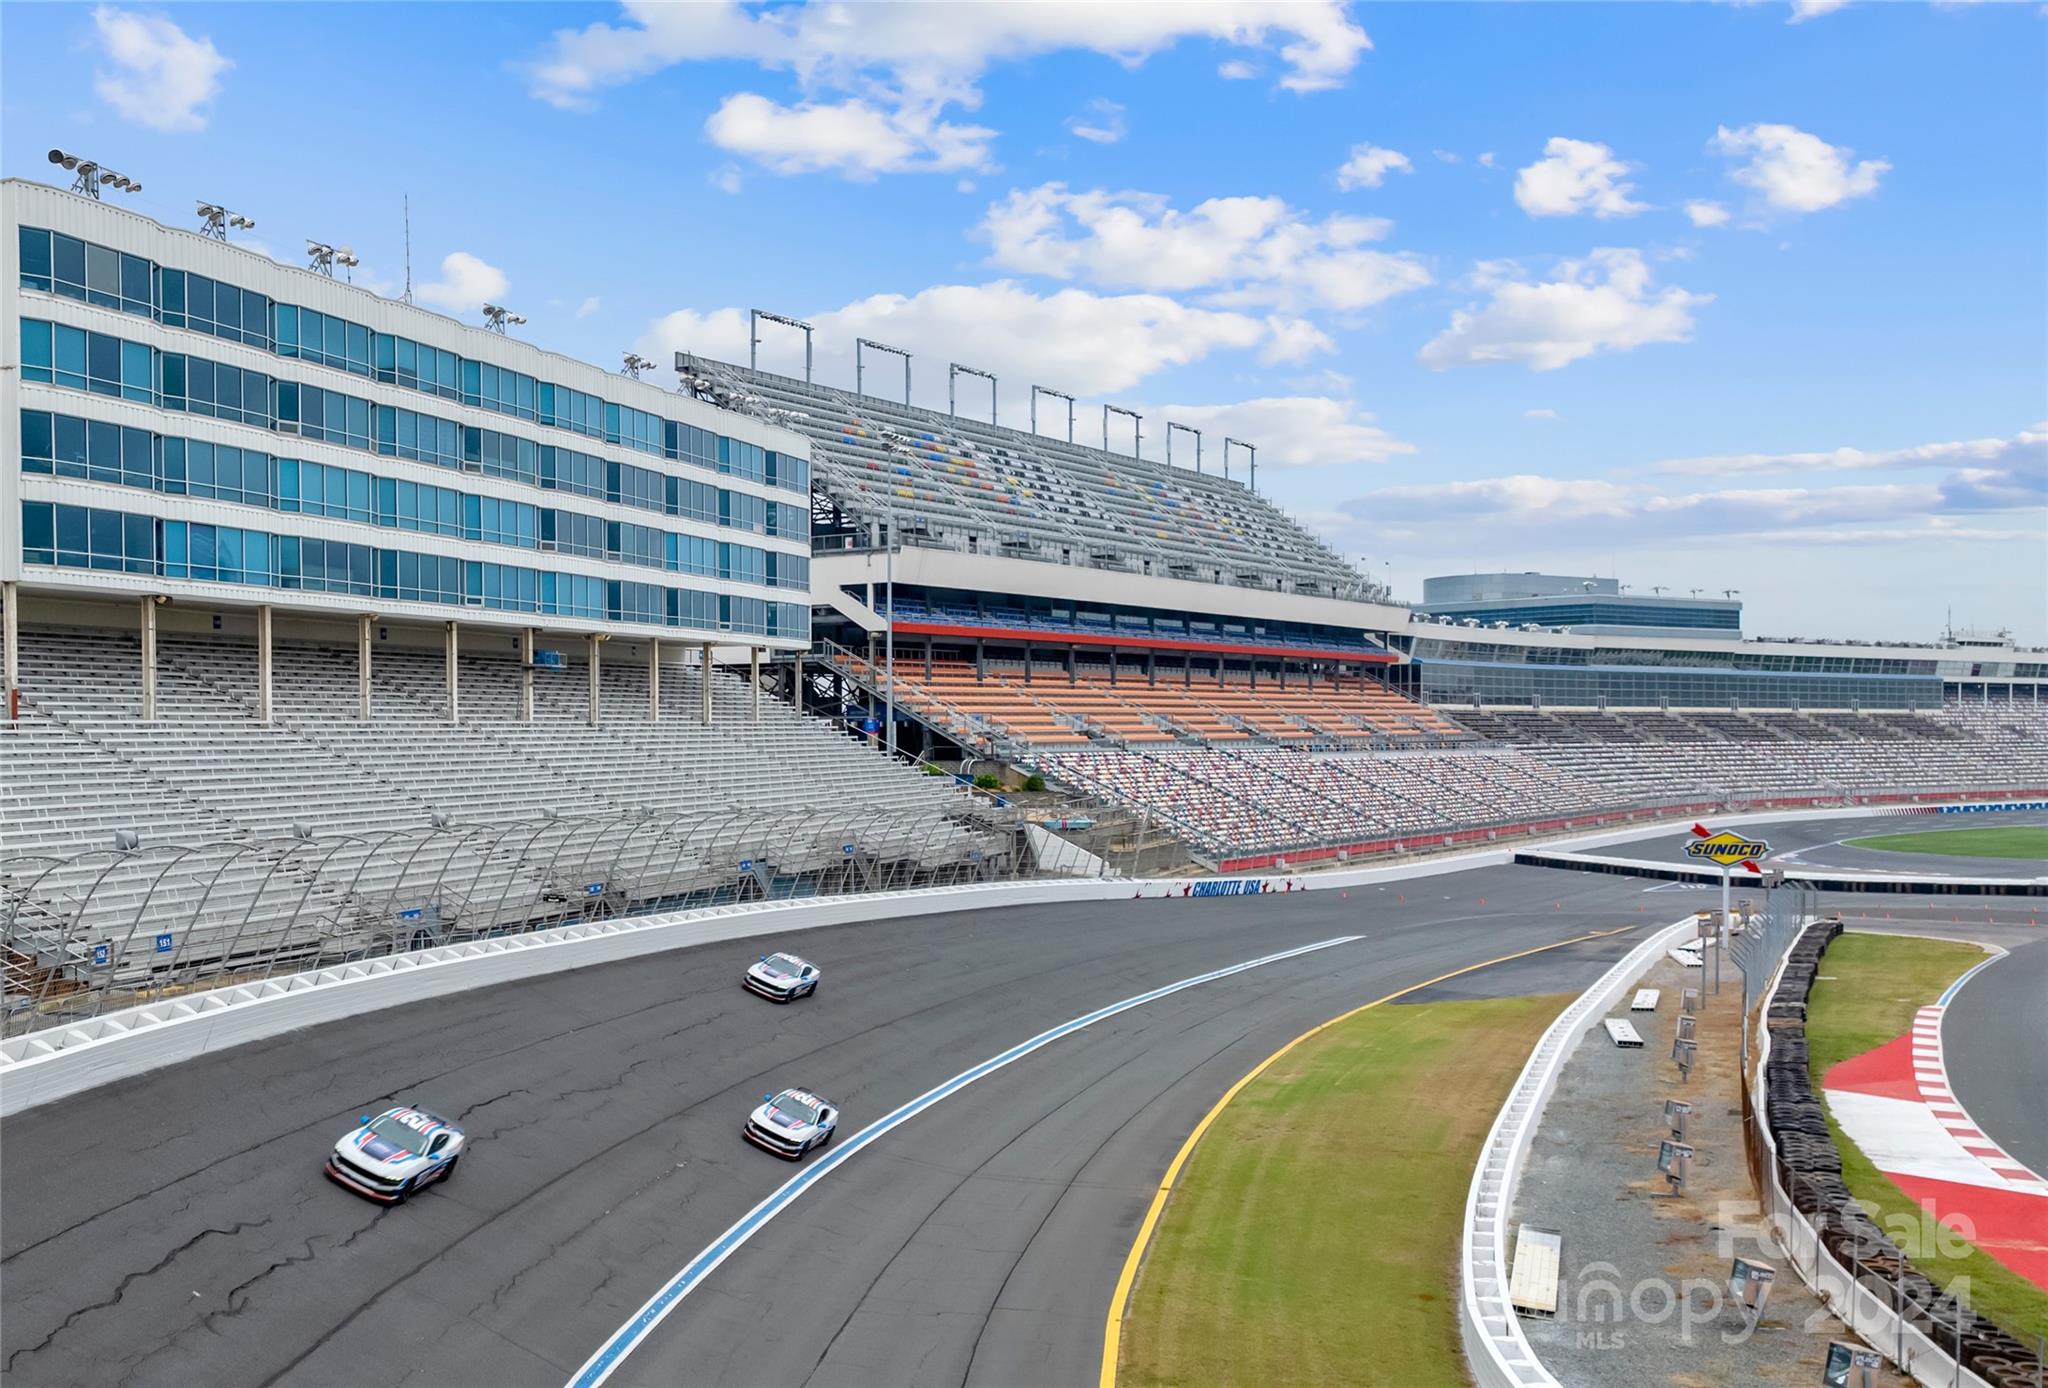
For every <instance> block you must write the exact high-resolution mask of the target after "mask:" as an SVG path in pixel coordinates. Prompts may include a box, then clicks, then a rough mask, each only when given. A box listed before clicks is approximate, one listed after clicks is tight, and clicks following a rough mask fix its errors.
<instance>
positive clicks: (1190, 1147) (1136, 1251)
mask: <svg viewBox="0 0 2048 1388" xmlns="http://www.w3.org/2000/svg"><path fill="white" fill-rule="evenodd" d="M1637 928H1638V927H1636V926H1633V925H1624V926H1619V927H1617V928H1615V929H1613V930H1594V931H1589V932H1588V933H1586V934H1584V935H1574V936H1572V937H1571V938H1570V939H1569V940H1556V941H1553V942H1552V943H1550V944H1547V945H1538V946H1536V947H1535V948H1534V949H1525V950H1518V951H1517V952H1515V953H1513V954H1503V955H1499V956H1497V957H1495V958H1493V959H1482V960H1480V961H1479V962H1478V963H1477V964H1467V965H1466V966H1465V967H1464V968H1462V969H1452V970H1451V971H1450V972H1449V973H1447V974H1438V975H1437V976H1436V977H1435V978H1430V979H1424V980H1423V981H1422V982H1420V983H1414V984H1410V985H1409V986H1408V987H1406V988H1402V989H1399V990H1398V991H1396V992H1392V993H1389V994H1387V995H1386V996H1385V997H1383V998H1374V999H1373V1000H1372V1001H1371V1002H1369V1003H1366V1004H1365V1005H1364V1006H1362V1007H1354V1008H1352V1009H1351V1010H1350V1011H1349V1012H1346V1013H1343V1014H1342V1015H1340V1016H1336V1017H1332V1018H1330V1020H1329V1021H1327V1022H1323V1023H1320V1024H1319V1025H1316V1026H1312V1027H1310V1028H1309V1029H1308V1030H1307V1031H1305V1032H1303V1033H1302V1034H1301V1035H1299V1036H1297V1037H1295V1038H1294V1039H1293V1040H1292V1041H1289V1042H1288V1043H1287V1044H1286V1045H1284V1046H1282V1047H1281V1048H1280V1049H1279V1050H1277V1051H1275V1052H1273V1054H1271V1055H1269V1056H1267V1057H1266V1058H1265V1059H1264V1060H1262V1061H1260V1062H1259V1063H1258V1064H1257V1065H1255V1066H1253V1067H1252V1068H1251V1070H1250V1071H1249V1072H1248V1073H1246V1075H1245V1076H1244V1078H1242V1079H1240V1080H1239V1081H1238V1082H1237V1083H1236V1084H1233V1085H1232V1086H1230V1088H1228V1089H1226V1090H1224V1091H1223V1097H1222V1098H1220V1099H1218V1100H1217V1101H1216V1103H1215V1106H1214V1107H1212V1108H1211V1109H1210V1110H1209V1111H1208V1112H1207V1113H1205V1114H1203V1115H1202V1121H1201V1122H1199V1123H1197V1124H1195V1128H1194V1131H1193V1132H1191V1133H1189V1134H1188V1140H1187V1141H1186V1142H1183V1143H1182V1144H1181V1145H1180V1150H1179V1151H1178V1152H1175V1153H1174V1154H1173V1160H1172V1161H1171V1162H1168V1163H1167V1166H1166V1174H1165V1175H1164V1176H1162V1177H1161V1178H1160V1180H1159V1189H1158V1190H1157V1191H1156V1192H1154V1193H1153V1196H1152V1204H1151V1206H1150V1207H1149V1208H1148V1209H1147V1210H1146V1211H1145V1218H1144V1220H1143V1221H1142V1222H1140V1223H1139V1225H1138V1237H1137V1239H1136V1240H1135V1241H1134V1242H1133V1243H1132V1244H1131V1252H1130V1256H1129V1257H1127V1258H1125V1259H1124V1268H1123V1271H1122V1272H1121V1273H1119V1274H1117V1279H1116V1291H1115V1292H1114V1293H1112V1294H1111V1296H1110V1299H1109V1316H1108V1319H1107V1320H1106V1321H1105V1322H1104V1324H1103V1329H1102V1380H1101V1388H1116V1361H1117V1354H1118V1352H1119V1350H1120V1349H1121V1348H1122V1345H1123V1333H1124V1310H1125V1307H1126V1305H1127V1304H1128V1303H1129V1301H1130V1297H1131V1287H1132V1285H1133V1284H1134V1283H1135V1282H1136V1281H1137V1280H1138V1265H1139V1264H1140V1263H1141V1262H1143V1261H1144V1260H1145V1248H1146V1246H1147V1245H1148V1244H1150V1243H1151V1242H1152V1231H1153V1230H1154V1229H1155V1228H1156V1227H1158V1224H1159V1215H1160V1212H1161V1211H1162V1210H1164V1209H1165V1208H1166V1200H1167V1197H1168V1196H1169V1195H1171V1194H1172V1193H1173V1185H1174V1182H1175V1181H1177V1180H1178V1179H1179V1178H1180V1171H1181V1168H1182V1167H1183V1166H1185V1165H1186V1164H1187V1160H1188V1158H1189V1157H1190V1156H1191V1155H1193V1153H1194V1150H1195V1144H1196V1143H1198V1142H1200V1141H1201V1140H1202V1134H1203V1133H1205V1132H1207V1131H1209V1125H1210V1124H1211V1123H1213V1122H1215V1121H1216V1117H1217V1115H1218V1114H1220V1113H1222V1112H1223V1110H1224V1108H1225V1107H1226V1106H1227V1105H1228V1104H1229V1103H1230V1101H1231V1100H1232V1099H1235V1098H1236V1097H1237V1095H1238V1091H1239V1090H1241V1089H1243V1088H1244V1087H1245V1086H1246V1085H1248V1084H1250V1083H1251V1082H1252V1081H1253V1080H1255V1079H1257V1078H1258V1077H1259V1076H1260V1075H1263V1074H1265V1073H1266V1071H1267V1070H1269V1069H1271V1068H1272V1066H1273V1063H1274V1062H1275V1061H1277V1060H1279V1059H1280V1057H1282V1056H1284V1055H1286V1054H1287V1053H1288V1052H1289V1051H1291V1050H1293V1049H1294V1048H1295V1047H1296V1046H1299V1045H1300V1044H1301V1043H1302V1042H1304V1041H1306V1040H1308V1039H1309V1038H1310V1037H1311V1036H1314V1035H1316V1034H1317V1033H1318V1032H1323V1031H1327V1030H1329V1029H1330V1028H1331V1027H1333V1026H1336V1025H1337V1024H1338V1023H1339V1022H1347V1021H1350V1020H1351V1019H1352V1018H1353V1017H1356V1016H1357V1015H1358V1014H1359V1013H1361V1012H1370V1011H1372V1009H1374V1008H1375V1007H1378V1006H1380V1005H1381V1004H1382V1003H1389V1002H1393V1001H1394V1000H1395V999H1396V998H1405V997H1407V996H1408V995H1409V994H1410V993H1419V992H1421V991H1422V990H1423V989H1424V988H1433V987H1435V986H1436V985H1437V984H1439V983H1442V982H1444V981H1445V980H1447V979H1453V978H1458V977H1460V976H1462V975H1464V974H1469V973H1476V972H1477V971H1478V970H1480V969H1490V968H1492V967H1493V966H1494V965H1495V964H1505V963H1507V962H1509V961H1510V960H1514V959H1526V958H1528V957H1529V956H1530V955H1532V954H1543V953H1546V952H1548V951H1550V950H1553V949H1563V948H1564V947H1565V946H1566V945H1578V944H1584V943H1585V942H1586V941H1587V940H1598V939H1601V938H1603V937H1605V936H1608V935H1621V934H1624V933H1626V932H1628V931H1630V930H1635V929H1637Z"/></svg>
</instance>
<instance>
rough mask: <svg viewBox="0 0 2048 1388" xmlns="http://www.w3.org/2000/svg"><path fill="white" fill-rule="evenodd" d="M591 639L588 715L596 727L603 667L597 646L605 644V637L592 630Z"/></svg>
mask: <svg viewBox="0 0 2048 1388" xmlns="http://www.w3.org/2000/svg"><path fill="white" fill-rule="evenodd" d="M589 641H590V661H589V664H590V712H589V714H588V715H587V717H588V718H589V720H590V726H591V727H593V728H594V727H596V726H597V681H598V677H599V672H600V670H601V668H602V661H601V659H600V657H599V656H598V653H597V648H598V647H599V646H601V645H603V644H604V637H603V636H602V635H601V634H599V633H597V632H594V631H593V632H591V633H590V637H589Z"/></svg>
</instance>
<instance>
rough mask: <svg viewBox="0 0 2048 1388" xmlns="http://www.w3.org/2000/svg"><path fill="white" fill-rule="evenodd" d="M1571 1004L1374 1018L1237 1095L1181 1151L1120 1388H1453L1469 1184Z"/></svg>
mask: <svg viewBox="0 0 2048 1388" xmlns="http://www.w3.org/2000/svg"><path fill="white" fill-rule="evenodd" d="M1568 1001H1569V999H1567V998H1564V997H1540V998H1501V999H1489V1000H1484V1001H1476V1002H1445V1003H1425V1004H1417V1005H1413V1006H1405V1007H1403V1006H1389V1007H1379V1008H1374V1009H1373V1010H1372V1011H1370V1012H1365V1013H1361V1014H1360V1015H1359V1016H1357V1017H1354V1018H1352V1019H1351V1020H1350V1021H1347V1022H1344V1023H1342V1024H1340V1025H1338V1026H1334V1027H1331V1028H1330V1029H1329V1030H1328V1031H1325V1032H1323V1033H1322V1034H1321V1035H1319V1036H1316V1037H1314V1038H1312V1039H1311V1040H1309V1041H1306V1042H1304V1043H1303V1044H1302V1045H1300V1046H1299V1047H1297V1048H1296V1049H1295V1050H1294V1051H1293V1052H1291V1053H1290V1054H1289V1055H1287V1056H1286V1057H1284V1058H1283V1059H1282V1060H1280V1061H1279V1062H1278V1063H1276V1064H1275V1065H1274V1066H1273V1068H1272V1069H1270V1070H1268V1071H1267V1072H1266V1073H1265V1074H1263V1075H1261V1076H1259V1078H1258V1079H1257V1080H1255V1081H1253V1082H1252V1083H1251V1084H1250V1085H1247V1086H1246V1087H1245V1089H1244V1091H1243V1092H1242V1093H1240V1094H1239V1095H1238V1096H1237V1098H1236V1099H1234V1100H1233V1101H1232V1102H1231V1103H1230V1105H1229V1107H1227V1108H1225V1109H1224V1110H1223V1112H1222V1113H1221V1114H1219V1115H1218V1116H1217V1119H1216V1122H1215V1123H1214V1124H1213V1125H1212V1126H1211V1127H1210V1129H1209V1131H1208V1132H1207V1133H1206V1134H1205V1135H1204V1136H1203V1138H1202V1140H1201V1142H1200V1143H1199V1145H1197V1146H1196V1148H1195V1151H1194V1154H1193V1156H1191V1157H1190V1158H1189V1160H1188V1164H1187V1167H1186V1169H1185V1170H1184V1171H1183V1173H1182V1176H1181V1181H1180V1184H1179V1186H1178V1187H1177V1188H1176V1189H1175V1191H1174V1193H1173V1197H1172V1200H1171V1201H1170V1203H1169V1204H1168V1205H1167V1207H1166V1211H1165V1214H1164V1215H1163V1216H1162V1217H1161V1219H1160V1222H1159V1227H1158V1229H1157V1231H1156V1232H1155V1233H1154V1235H1153V1239H1152V1246H1151V1249H1150V1251H1149V1253H1148V1254H1147V1256H1146V1260H1145V1263H1144V1266H1143V1268H1142V1270H1141V1271H1140V1273H1139V1277H1138V1284H1137V1287H1136V1290H1135V1291H1134V1292H1133V1294H1132V1297H1131V1302H1130V1310H1129V1314H1128V1319H1127V1322H1126V1325H1125V1330H1124V1338H1123V1347H1122V1354H1121V1361H1122V1362H1121V1366H1120V1368H1119V1371H1118V1375H1117V1382H1118V1384H1119V1385H1120V1388H1153V1386H1154V1385H1184V1386H1185V1388H1227V1385H1232V1384H1248V1385H1249V1384H1259V1385H1285V1384H1328V1383H1360V1382H1366V1381H1370V1382H1374V1383H1399V1384H1403V1385H1418V1386H1419V1385H1428V1384H1457V1385H1462V1384H1464V1383H1465V1382H1466V1381H1467V1380H1466V1376H1465V1370H1464V1360H1463V1352H1462V1350H1461V1348H1460V1342H1459V1335H1458V1293H1457V1256H1458V1233H1459V1223H1460V1221H1461V1220H1462V1219H1463V1217H1464V1211H1465V1190H1466V1186H1467V1184H1468V1183H1469V1182H1470V1180H1471V1177H1472V1167H1473V1163H1474V1162H1476V1161H1477V1160H1478V1155H1479V1145H1480V1143H1481V1142H1483V1141H1484V1140H1485V1138H1486V1132H1487V1129H1488V1128H1489V1127H1491V1126H1492V1124H1493V1119H1494V1116H1495V1114H1496V1113H1497V1112H1498V1111H1499V1109H1500V1105H1501V1102H1502V1101H1503V1100H1504V1099H1505V1098H1506V1096H1507V1091H1508V1089H1509V1087H1510V1086H1511V1085H1512V1084H1513V1083H1514V1079H1515V1076H1516V1075H1517V1074H1518V1073H1520V1071H1521V1068H1522V1065H1523V1063H1524V1062H1525V1061H1526V1060H1527V1059H1528V1056H1529V1051H1530V1049H1531V1047H1533V1046H1534V1045H1535V1044H1536V1039H1537V1037H1539V1036H1540V1035H1541V1034H1542V1032H1543V1028H1544V1027H1546V1026H1547V1025H1549V1023H1550V1021H1551V1019H1552V1018H1553V1017H1555V1016H1556V1015H1557V1014H1558V1012H1560V1011H1561V1010H1562V1009H1563V1008H1564V1006H1565V1004H1566V1002H1568ZM1445 1076H1456V1077H1457V1078H1456V1081H1455V1083H1446V1082H1445Z"/></svg>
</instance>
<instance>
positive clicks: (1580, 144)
mask: <svg viewBox="0 0 2048 1388" xmlns="http://www.w3.org/2000/svg"><path fill="white" fill-rule="evenodd" d="M1628 172H1629V166H1628V165H1627V164H1624V163H1623V162H1621V161H1620V160H1619V159H1616V158H1615V157H1614V151H1613V150H1611V149H1609V148H1608V147H1607V146H1606V145H1603V144H1597V143H1595V142H1593V141H1591V140H1572V139H1567V138H1565V137H1564V136H1562V135H1553V136H1551V137H1550V139H1549V140H1548V141H1546V142H1545V144H1544V146H1543V158H1541V159H1539V160H1537V161H1536V162H1535V163H1533V164H1530V165H1528V166H1527V167H1525V168H1524V169H1522V170H1521V172H1519V173H1517V174H1516V175H1515V201H1516V202H1517V203H1519V204H1520V205H1521V208H1522V210H1523V211H1524V212H1526V213H1528V214H1529V215H1530V216H1531V217H1575V216H1577V215H1578V214H1579V213H1581V212H1590V213H1592V214H1593V215H1594V216H1595V217H1633V216H1634V215H1635V214H1636V213H1638V212H1641V211H1644V210H1645V209H1647V208H1648V206H1649V204H1648V203H1641V202H1632V201H1630V200H1629V194H1630V193H1633V192H1634V191H1635V187H1634V185H1632V184H1629V183H1625V182H1623V181H1622V179H1623V176H1624V175H1625V174H1627V173H1628Z"/></svg>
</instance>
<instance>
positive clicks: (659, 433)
mask: <svg viewBox="0 0 2048 1388" xmlns="http://www.w3.org/2000/svg"><path fill="white" fill-rule="evenodd" d="M19 246H20V255H21V284H22V287H23V288H25V289H40V290H43V291H45V292H46V293H54V294H59V295H63V296H64V297H66V298H72V299H77V300H80V301H82V302H85V303H92V304H99V305H101V306H103V307H107V308H114V309H119V310H120V311H122V312H124V313H132V314H135V315H137V316H139V317H145V318H155V319H156V320H157V321H159V322H161V323H163V324H164V325H165V326H166V327H173V328H184V329H188V330H190V331H194V332H202V333H206V334H208V335H210V336H214V337H222V338H226V339H228V340H229V341H232V342H241V343H245V344H247V345H249V346H252V347H258V348H261V349H262V350H264V351H267V352H274V353H276V354H277V355H279V356H284V357H291V358H295V359H297V360H301V361H310V362H314V363H316V364H318V365H321V366H327V367H332V368H333V369H335V370H338V371H347V372H351V373H353V374H355V375H358V376H364V377H369V378H372V379H375V380H379V381H383V382H385V383H386V384H390V385H399V386H404V387H406V388H408V389H411V390H417V391H422V392H424V393H426V394H429V395H434V396H438V397H440V398H441V399H444V400H460V401H461V402H463V403H464V404H467V405H474V406H476V407H478V408H479V409H486V410H492V411H495V412H497V413H500V414H507V415H512V416H514V417H516V418H519V419H525V420H531V421H533V422H534V423H537V424H545V425H549V426H551V427H554V428H558V429H568V430H571V431H573V432H575V433H579V434H583V435H585V436H587V437H589V438H593V439H602V440H603V441H604V442H606V443H611V444H617V445H618V446H620V447H622V448H631V449H634V450H637V451H639V452H642V453H652V454H655V455H656V456H659V457H666V458H673V459H675V460H677V461H679V462H686V463H692V464H694V465H696V466H698V467H702V468H706V469H710V470H715V471H719V472H725V473H729V474H732V475H735V476H743V477H750V478H753V479H754V480H755V481H761V482H769V483H771V484H772V485H776V486H780V487H784V488H787V489H789V490H792V491H799V492H808V491H809V490H810V476H809V468H808V466H807V464H806V463H805V461H804V460H803V459H801V458H796V457H785V456H782V455H780V454H775V453H771V452H769V451H768V450H766V449H763V448H761V447H760V446H759V445H757V444H746V443H742V444H741V449H742V452H741V453H740V454H739V455H737V456H729V451H728V447H727V446H728V444H730V443H734V442H739V441H738V440H729V439H727V438H725V437H724V436H723V435H720V434H717V433H715V432H713V431H711V430H708V429H700V428H697V427H696V426H694V425H690V424H684V423H682V422H680V421H677V420H672V419H664V418H663V417H661V416H660V415H657V414H652V413H649V412H648V411H646V410H640V409H635V408H633V407H632V406H630V405H621V404H618V403H616V402H612V401H607V400H604V399H602V398H600V397H598V396H595V395H591V394H589V393H588V392H585V391H579V390H571V389H569V388H568V387H567V386H557V385H554V384H552V383H550V382H546V381H541V380H538V379H537V378H535V377H533V376H529V375H526V374H525V373H523V372H518V371H513V370H511V369H509V368H506V367H500V366H494V365H492V364H491V363H489V362H484V361H474V360H470V359H468V358H465V357H462V356H460V355H458V354H456V353H454V352H450V351H447V350H446V349H443V348H438V347H430V346H428V345H427V344H425V343H421V342H414V341H413V340H411V339H410V338H404V337H398V336H395V335H393V334H390V333H380V332H376V331H374V330H372V329H371V328H369V327H368V326H366V325H365V324H362V323H355V322H351V321H349V320H347V319H344V318H340V317H337V316H336V315H334V314H329V313H321V312H319V311H318V310H316V309H310V308H303V307H300V306H298V305H295V304H286V303H278V302H276V301H274V300H272V299H271V298H269V297H268V296H267V295H263V294H259V293H257V292H256V291H254V290H250V289H242V288H239V287H237V286H235V285H232V284H228V283H226V282H225V281H219V280H213V279H209V278H208V277H206V276H204V275H200V274H196V273H192V272H188V271H183V270H171V269H166V268H163V267H160V266H158V265H156V264H155V263H154V262H152V261H149V260H147V259H145V258H143V257H142V256H138V255H131V254H128V253H127V252H123V251H116V250H114V249H112V248H110V247H106V246H100V245H96V244H94V243H92V242H89V241H82V240H80V239H79V238H77V237H75V236H66V235H64V234H63V233H62V232H52V231H48V230H45V229H43V228H40V227H26V226H25V227H22V228H21V229H20V240H19Z"/></svg>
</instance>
